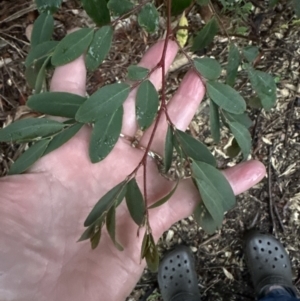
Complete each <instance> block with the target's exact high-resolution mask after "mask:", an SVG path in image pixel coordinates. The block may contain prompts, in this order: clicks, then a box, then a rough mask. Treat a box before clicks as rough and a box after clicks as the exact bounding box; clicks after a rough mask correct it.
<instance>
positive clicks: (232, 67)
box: [226, 43, 241, 87]
mask: <svg viewBox="0 0 300 301" xmlns="http://www.w3.org/2000/svg"><path fill="white" fill-rule="evenodd" d="M240 61H241V56H240V52H239V50H238V48H237V47H236V46H235V44H233V43H232V44H230V46H229V54H228V64H227V69H226V71H227V75H226V84H227V85H229V86H232V87H233V86H234V83H235V79H236V76H237V72H238V68H239V65H240Z"/></svg>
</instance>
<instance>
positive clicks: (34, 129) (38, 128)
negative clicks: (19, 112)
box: [0, 118, 65, 142]
mask: <svg viewBox="0 0 300 301" xmlns="http://www.w3.org/2000/svg"><path fill="white" fill-rule="evenodd" d="M64 127H65V125H64V124H62V123H60V122H57V121H54V120H49V119H45V118H28V119H22V120H18V121H15V122H14V123H12V124H10V125H9V126H7V127H6V128H4V129H2V130H0V141H1V142H11V141H20V140H29V139H35V138H38V137H46V136H49V135H52V134H55V133H57V132H59V131H60V130H61V129H62V128H64Z"/></svg>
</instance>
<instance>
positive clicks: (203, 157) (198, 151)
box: [175, 130, 216, 166]
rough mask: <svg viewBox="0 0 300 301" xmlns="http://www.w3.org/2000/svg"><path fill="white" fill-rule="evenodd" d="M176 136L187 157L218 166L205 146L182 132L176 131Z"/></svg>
mask: <svg viewBox="0 0 300 301" xmlns="http://www.w3.org/2000/svg"><path fill="white" fill-rule="evenodd" d="M175 135H177V137H178V139H179V142H180V144H181V147H182V149H183V152H184V153H185V154H186V155H187V156H189V157H190V158H192V159H194V160H197V161H202V162H206V163H208V164H210V165H213V166H216V160H215V158H214V156H213V155H212V154H211V152H210V151H209V149H208V148H207V147H206V145H205V144H203V143H201V142H200V141H198V140H196V139H195V138H193V137H192V136H191V135H188V134H187V133H185V132H182V131H180V130H176V132H175Z"/></svg>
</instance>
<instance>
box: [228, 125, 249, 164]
mask: <svg viewBox="0 0 300 301" xmlns="http://www.w3.org/2000/svg"><path fill="white" fill-rule="evenodd" d="M229 127H230V130H231V132H232V134H233V136H234V137H235V139H236V141H237V143H238V145H239V146H240V148H241V150H242V153H243V157H244V160H246V159H247V158H248V156H249V154H250V150H251V141H252V139H251V135H250V133H249V131H248V130H247V128H246V127H244V126H243V125H242V124H240V123H239V122H236V121H234V122H231V121H230V122H229Z"/></svg>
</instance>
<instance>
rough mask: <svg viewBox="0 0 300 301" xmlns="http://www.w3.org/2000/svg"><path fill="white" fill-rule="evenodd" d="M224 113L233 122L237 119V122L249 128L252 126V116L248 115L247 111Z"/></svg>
mask: <svg viewBox="0 0 300 301" xmlns="http://www.w3.org/2000/svg"><path fill="white" fill-rule="evenodd" d="M223 114H224V116H225V117H226V119H227V120H228V121H231V122H233V121H236V122H238V123H240V124H242V125H243V126H244V127H246V128H247V129H248V128H250V127H251V126H252V120H251V119H250V117H249V116H248V114H247V113H243V114H231V113H228V112H223Z"/></svg>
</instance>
